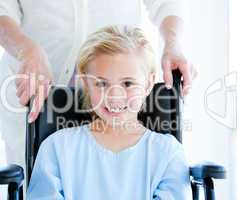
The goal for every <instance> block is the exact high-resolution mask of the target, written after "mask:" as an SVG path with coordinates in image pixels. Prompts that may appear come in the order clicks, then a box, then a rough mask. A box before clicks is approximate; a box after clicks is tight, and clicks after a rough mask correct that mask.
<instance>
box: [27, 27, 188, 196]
mask: <svg viewBox="0 0 237 200" xmlns="http://www.w3.org/2000/svg"><path fill="white" fill-rule="evenodd" d="M78 60H79V61H78V71H79V73H80V75H81V80H82V83H83V88H84V92H85V98H84V107H86V108H90V109H93V116H96V117H95V119H94V120H93V121H92V122H91V123H90V124H87V125H82V126H78V127H73V128H65V129H61V130H59V131H57V132H56V133H54V134H53V135H51V136H49V137H48V138H47V139H46V140H45V141H44V142H43V143H42V144H41V147H40V149H39V152H38V155H37V159H36V162H35V166H34V170H33V173H32V176H31V181H30V185H29V188H28V192H27V199H28V200H33V199H42V200H61V199H65V200H93V199H95V200H152V199H153V200H184V199H190V197H189V196H188V194H190V193H189V191H190V183H189V182H190V180H189V169H188V166H187V163H186V161H185V158H184V153H183V149H182V146H181V145H180V144H179V143H178V142H177V141H176V139H175V138H174V137H173V136H171V135H168V134H167V135H163V134H159V133H157V132H154V131H151V130H148V129H146V128H145V127H144V126H143V125H141V124H140V123H139V121H138V120H137V114H138V112H139V110H140V109H141V107H142V104H143V102H144V100H145V98H146V96H147V95H149V93H150V91H151V89H152V87H153V84H154V81H155V69H156V64H155V56H154V52H153V51H152V48H151V46H150V44H149V42H148V40H147V39H146V38H145V36H144V34H143V32H142V31H141V29H139V28H133V27H128V26H110V27H105V28H103V29H101V30H99V31H97V32H95V33H93V34H92V35H90V36H89V38H88V39H87V41H86V42H85V43H84V45H83V46H82V48H81V51H80V54H79V59H78Z"/></svg>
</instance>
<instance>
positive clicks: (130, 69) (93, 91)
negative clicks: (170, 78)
mask: <svg viewBox="0 0 237 200" xmlns="http://www.w3.org/2000/svg"><path fill="white" fill-rule="evenodd" d="M86 75H89V76H88V77H86V78H84V84H85V87H86V89H87V91H88V94H89V97H90V104H91V106H92V108H93V109H94V111H95V113H96V114H97V115H98V116H99V117H100V118H101V119H102V120H104V121H106V122H107V123H113V122H114V119H115V118H116V119H117V120H118V121H119V122H128V121H129V122H131V121H137V113H138V112H139V110H140V108H141V106H142V103H143V101H144V100H145V97H146V96H147V95H148V94H149V93H150V91H151V89H152V87H153V84H154V80H155V75H154V74H151V73H148V72H147V71H146V66H144V62H143V61H142V59H141V58H140V57H139V56H138V55H135V54H132V53H130V54H116V55H105V54H101V55H98V56H96V57H95V58H94V59H93V60H92V61H91V62H89V63H88V65H87V72H86Z"/></svg>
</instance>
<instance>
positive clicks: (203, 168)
mask: <svg viewBox="0 0 237 200" xmlns="http://www.w3.org/2000/svg"><path fill="white" fill-rule="evenodd" d="M190 175H191V176H192V177H193V178H194V179H195V180H202V179H206V178H214V179H225V178H226V170H225V168H224V167H223V166H221V165H217V164H215V163H211V162H203V163H198V164H195V165H193V166H191V167H190Z"/></svg>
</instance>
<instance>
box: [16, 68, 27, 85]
mask: <svg viewBox="0 0 237 200" xmlns="http://www.w3.org/2000/svg"><path fill="white" fill-rule="evenodd" d="M16 76H17V77H16V78H15V85H16V87H18V86H19V85H20V83H21V82H22V81H24V80H26V79H27V78H28V73H27V71H26V67H25V66H21V67H20V70H19V71H18V72H17V74H16Z"/></svg>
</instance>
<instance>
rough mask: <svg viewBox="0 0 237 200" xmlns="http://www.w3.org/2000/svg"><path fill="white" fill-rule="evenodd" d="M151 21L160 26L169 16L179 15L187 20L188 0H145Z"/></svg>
mask: <svg viewBox="0 0 237 200" xmlns="http://www.w3.org/2000/svg"><path fill="white" fill-rule="evenodd" d="M143 2H144V4H145V6H146V8H147V11H148V13H149V17H150V19H151V21H152V22H153V23H154V24H155V25H157V27H160V25H161V23H162V21H163V20H164V19H165V18H166V17H167V16H171V15H172V16H178V17H180V18H181V19H183V20H184V21H185V19H186V17H187V10H188V9H187V7H188V6H187V1H186V0H143Z"/></svg>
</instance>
